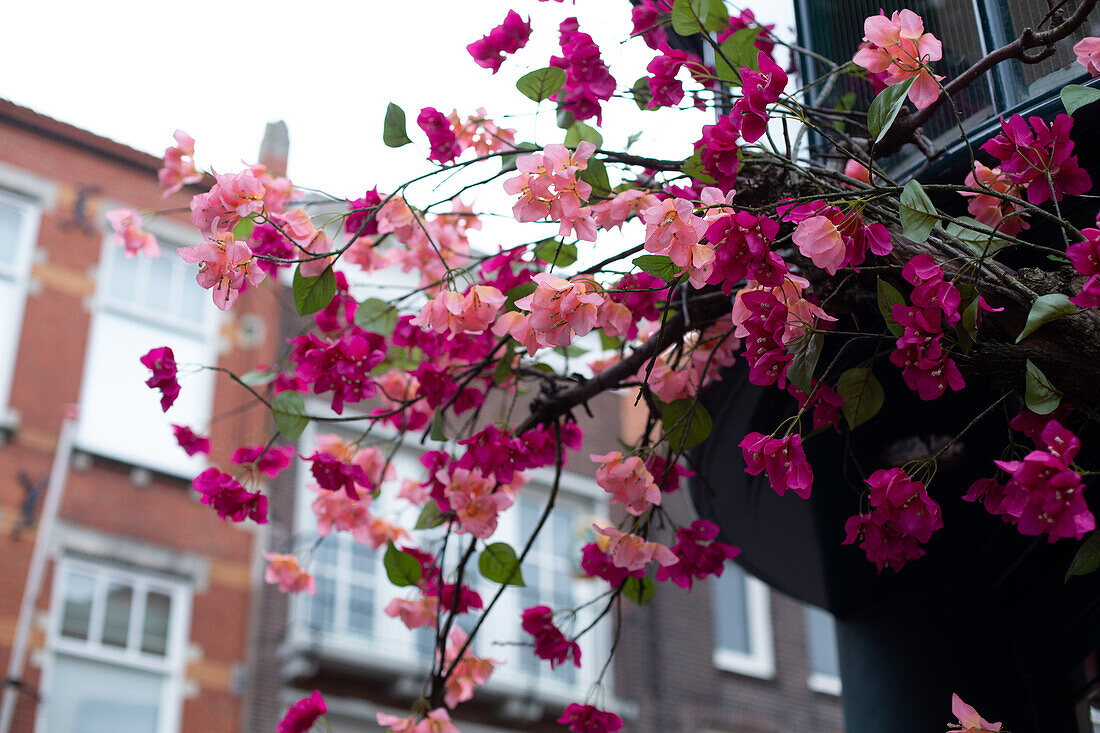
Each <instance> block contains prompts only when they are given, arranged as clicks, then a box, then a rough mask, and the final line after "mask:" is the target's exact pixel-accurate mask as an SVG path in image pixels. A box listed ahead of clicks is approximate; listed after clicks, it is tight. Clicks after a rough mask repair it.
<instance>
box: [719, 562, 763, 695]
mask: <svg viewBox="0 0 1100 733" xmlns="http://www.w3.org/2000/svg"><path fill="white" fill-rule="evenodd" d="M742 572H744V578H745V614H746V615H747V624H746V625H747V627H748V641H749V651H748V652H747V653H746V652H744V651H741V650H740V649H724V648H721V647H719V646H718V640H717V637H718V635H717V633H715V635H714V637H715V642H714V652H713V655H712V662H713V664H714V666H715V667H717V668H718V669H721V670H723V671H726V672H735V673H737V674H743V675H748V676H750V677H759V678H761V679H772V678H773V677H775V642H774V639H773V636H772V613H771V589H770V588H768V586H767V584H766V583H764V582H763V581H761V580H759V579H757V578H754V577H753V576H752V575H749V573H748V572H745V571H742ZM725 576H726V573H725V572H723V574H722V577H721V578H715V579H714V581H715V582H722V578H724V577H725ZM714 610H715V608H714V604H712V614H713V621H714V624H715V629H716V630H717V625H718V624H719V623H721V620H720V616H719V614H717V613H714Z"/></svg>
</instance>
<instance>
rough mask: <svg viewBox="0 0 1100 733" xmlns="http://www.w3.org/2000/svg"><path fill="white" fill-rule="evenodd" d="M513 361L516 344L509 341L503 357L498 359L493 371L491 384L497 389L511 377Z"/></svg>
mask: <svg viewBox="0 0 1100 733" xmlns="http://www.w3.org/2000/svg"><path fill="white" fill-rule="evenodd" d="M515 359H516V342H515V341H514V340H510V341H508V345H507V346H505V347H504V356H502V357H500V361H498V362H497V366H496V369H494V370H493V384H495V385H497V386H498V387H499V386H500V385H502V384H504V383H505V382H507V381H508V378H509V377H511V376H512V362H514V361H515Z"/></svg>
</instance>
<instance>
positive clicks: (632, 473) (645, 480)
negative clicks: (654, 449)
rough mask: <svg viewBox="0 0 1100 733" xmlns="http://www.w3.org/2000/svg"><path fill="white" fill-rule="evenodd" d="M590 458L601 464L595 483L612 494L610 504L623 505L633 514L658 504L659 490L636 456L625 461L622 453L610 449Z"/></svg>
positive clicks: (640, 512)
mask: <svg viewBox="0 0 1100 733" xmlns="http://www.w3.org/2000/svg"><path fill="white" fill-rule="evenodd" d="M589 458H591V459H592V460H593V461H596V462H599V464H600V467H599V468H597V469H596V483H597V484H598V485H599V487H600V488H601V489H603V490H604V491H606V492H607V493H609V494H611V503H613V504H614V503H619V504H622V505H623V506H624V507H625V508H626V510H627V511H628V512H630V513H631V514H633V515H634V516H639V515H641V514H643V513H645V511H646V510H647V509H649V507H651V506H655V505H657V504H660V503H661V489H660V488H659V487H658V486H657V483H656V482H655V481H654V480H653V475H652V474H650V472H649V471H648V470H647V469H646V467H645V464H643V463H642V459H641V458H639V457H638V456H630V457H629V458H626V459H625V460H624V459H623V454H622V453H620V452H619V451H612V452H610V453H608V454H606V455H602V456H598V455H595V454H593V455H591V456H589Z"/></svg>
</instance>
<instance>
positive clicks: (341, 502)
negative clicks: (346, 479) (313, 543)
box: [308, 483, 409, 550]
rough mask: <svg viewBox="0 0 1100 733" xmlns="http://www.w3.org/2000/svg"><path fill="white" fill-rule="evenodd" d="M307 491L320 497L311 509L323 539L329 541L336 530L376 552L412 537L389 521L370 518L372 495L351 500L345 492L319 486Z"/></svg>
mask: <svg viewBox="0 0 1100 733" xmlns="http://www.w3.org/2000/svg"><path fill="white" fill-rule="evenodd" d="M308 487H309V489H310V491H313V492H315V493H316V494H317V498H316V499H314V500H313V504H312V505H311V506H310V508H311V509H312V510H313V515H314V516H315V517H316V518H317V534H318V535H320V536H321V537H328V536H329V535H330V534H332V532H333V530H335V531H337V532H350V533H351V536H352V538H353V539H354V540H355V541H356V542H358V543H359V544H361V545H369V546H370V547H371V548H372V549H375V550H377V549H378V548H380V547H382V546H383V545H385V544H386V543H387V542H396V541H397V540H400V539H405V538H407V537H408V536H409V533H408V532H407V531H405V530H404V529H402V528H401V527H398V526H396V525H394V524H393V523H391V522H390V521H389V520H387V519H384V518H382V517H379V516H376V515H374V514H371V512H370V504H371V494H370V493H369V492H366V491H364V492H361V493H360V494H359V498H358V499H352V498H351V497H349V496H348V495H347V494H346V493H345V492H342V491H329V490H328V489H323V488H321V487H320V486H318V485H317V484H312V483H311V484H309V486H308Z"/></svg>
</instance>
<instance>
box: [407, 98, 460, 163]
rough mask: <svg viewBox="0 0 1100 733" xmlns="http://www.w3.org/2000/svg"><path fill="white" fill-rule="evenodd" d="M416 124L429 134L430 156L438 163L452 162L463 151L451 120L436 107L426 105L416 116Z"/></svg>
mask: <svg viewBox="0 0 1100 733" xmlns="http://www.w3.org/2000/svg"><path fill="white" fill-rule="evenodd" d="M416 124H418V125H419V126H420V129H421V130H423V131H424V132H425V134H427V136H428V144H429V145H430V146H431V151H430V152H429V153H428V158H429V159H430V160H434V161H435V162H437V163H450V162H451V161H452V160H454V159H455V158H457V157H458V156H459V154H461V153H462V149H461V148H459V147H458V139H457V138H456V137H455V133H454V130H452V129H451V121H450V120H448V119H447V118H446V116H444V114H443V113H442V112H440V111H439V110H437V109H436V108H435V107H425V108H424V109H422V110H420V114H419V115H417V117H416Z"/></svg>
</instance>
